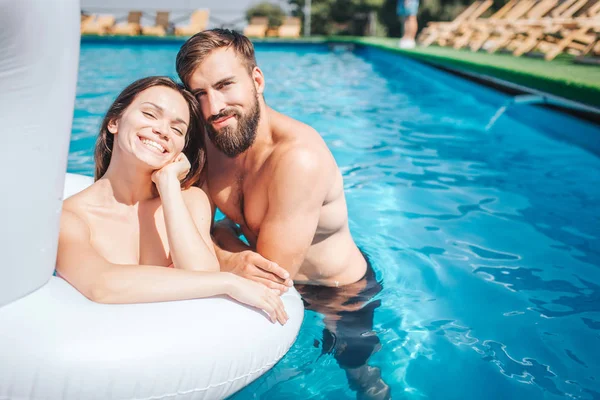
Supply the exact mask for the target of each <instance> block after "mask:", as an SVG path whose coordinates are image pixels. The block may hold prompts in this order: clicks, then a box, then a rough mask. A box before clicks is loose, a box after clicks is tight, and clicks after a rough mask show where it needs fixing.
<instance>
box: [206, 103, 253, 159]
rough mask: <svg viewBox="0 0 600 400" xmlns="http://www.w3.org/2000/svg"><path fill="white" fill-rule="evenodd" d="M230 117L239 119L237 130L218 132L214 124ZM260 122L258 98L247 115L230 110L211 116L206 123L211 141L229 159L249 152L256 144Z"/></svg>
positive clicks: (229, 128)
mask: <svg viewBox="0 0 600 400" xmlns="http://www.w3.org/2000/svg"><path fill="white" fill-rule="evenodd" d="M230 115H234V116H235V117H237V121H238V126H237V129H235V128H234V127H231V126H226V127H224V128H222V129H221V130H220V131H217V130H215V128H213V126H212V122H214V121H216V120H218V119H221V118H223V117H228V116H230ZM258 121H260V107H259V105H258V98H255V101H254V105H253V106H252V108H251V109H250V111H249V112H248V114H247V115H242V114H240V112H239V111H238V110H236V109H234V108H228V109H225V110H224V111H223V112H220V113H219V114H217V115H213V116H211V117H210V118H209V119H208V121H207V122H206V131H207V133H208V137H209V139H210V141H211V142H212V143H213V144H214V145H215V147H216V148H217V149H219V150H220V151H222V152H223V153H225V155H226V156H227V157H230V158H234V157H237V156H238V155H240V154H242V153H243V152H245V151H246V150H248V148H250V146H252V143H254V139H256V128H257V126H258Z"/></svg>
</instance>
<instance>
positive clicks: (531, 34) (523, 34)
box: [505, 0, 595, 56]
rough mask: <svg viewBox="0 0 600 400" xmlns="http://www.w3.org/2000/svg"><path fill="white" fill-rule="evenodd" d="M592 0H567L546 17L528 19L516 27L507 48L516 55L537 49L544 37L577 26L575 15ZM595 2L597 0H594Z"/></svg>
mask: <svg viewBox="0 0 600 400" xmlns="http://www.w3.org/2000/svg"><path fill="white" fill-rule="evenodd" d="M589 1H590V0H567V1H564V2H563V3H561V4H560V5H559V6H557V7H556V8H555V9H554V10H552V12H551V13H550V14H549V15H548V16H547V17H546V18H541V19H540V20H538V21H527V22H525V23H524V24H523V25H521V26H518V27H516V28H517V29H516V30H515V32H514V35H513V38H512V40H510V42H509V43H507V44H506V46H505V47H506V48H507V49H508V50H510V51H512V52H513V55H515V56H521V55H523V54H525V53H529V52H531V51H533V50H535V49H536V48H537V47H538V45H539V44H540V42H541V41H542V40H543V38H544V37H546V36H547V35H551V34H556V33H558V32H560V31H561V30H563V29H568V28H569V27H574V26H575V27H576V26H577V25H573V24H574V23H576V20H575V19H574V15H575V14H576V13H578V12H579V11H580V10H581V9H583V8H584V7H585V5H586V4H587V3H589ZM594 2H595V0H594Z"/></svg>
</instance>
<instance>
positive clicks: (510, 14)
mask: <svg viewBox="0 0 600 400" xmlns="http://www.w3.org/2000/svg"><path fill="white" fill-rule="evenodd" d="M535 4H536V1H535V0H519V1H517V3H516V4H515V5H514V6H513V7H512V8H511V9H510V10H508V11H507V13H506V15H505V16H504V18H501V19H497V20H494V21H488V22H487V23H485V24H478V25H476V26H475V33H474V34H473V37H472V39H471V41H470V43H469V48H470V49H471V51H478V50H480V49H481V48H482V47H483V46H484V45H486V44H489V42H488V41H489V39H490V37H492V36H493V35H495V34H498V33H499V32H504V30H505V29H506V24H507V23H512V22H514V21H518V20H519V19H522V18H524V17H525V15H526V14H527V13H528V12H529V11H530V10H531V9H532V8H533V7H534V6H535ZM492 43H493V42H492Z"/></svg>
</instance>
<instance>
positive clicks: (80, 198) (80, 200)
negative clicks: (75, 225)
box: [62, 182, 98, 220]
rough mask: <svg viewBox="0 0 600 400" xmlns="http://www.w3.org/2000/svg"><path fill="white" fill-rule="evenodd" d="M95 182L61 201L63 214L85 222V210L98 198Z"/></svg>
mask: <svg viewBox="0 0 600 400" xmlns="http://www.w3.org/2000/svg"><path fill="white" fill-rule="evenodd" d="M97 186H98V185H97V182H95V183H93V184H92V185H91V186H89V187H87V188H85V189H84V190H82V191H81V192H78V193H76V194H74V195H72V196H70V197H68V198H66V199H65V200H64V201H63V206H62V210H63V213H70V214H74V216H77V217H78V218H79V219H84V220H85V214H86V209H88V208H89V206H90V205H91V204H94V203H96V201H97V198H98V187H97Z"/></svg>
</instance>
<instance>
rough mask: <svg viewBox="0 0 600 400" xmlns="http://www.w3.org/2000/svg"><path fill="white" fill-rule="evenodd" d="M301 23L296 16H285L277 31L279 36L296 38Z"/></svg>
mask: <svg viewBox="0 0 600 400" xmlns="http://www.w3.org/2000/svg"><path fill="white" fill-rule="evenodd" d="M301 29H302V23H301V22H300V18H298V17H286V18H285V20H284V21H283V24H282V25H281V26H280V27H279V30H278V33H279V37H280V38H298V37H300V30H301Z"/></svg>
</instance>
